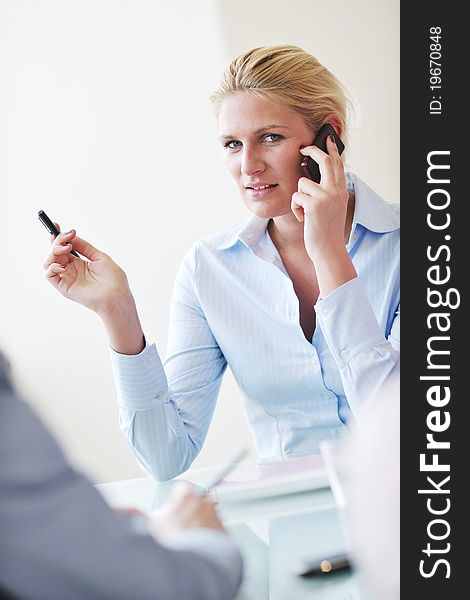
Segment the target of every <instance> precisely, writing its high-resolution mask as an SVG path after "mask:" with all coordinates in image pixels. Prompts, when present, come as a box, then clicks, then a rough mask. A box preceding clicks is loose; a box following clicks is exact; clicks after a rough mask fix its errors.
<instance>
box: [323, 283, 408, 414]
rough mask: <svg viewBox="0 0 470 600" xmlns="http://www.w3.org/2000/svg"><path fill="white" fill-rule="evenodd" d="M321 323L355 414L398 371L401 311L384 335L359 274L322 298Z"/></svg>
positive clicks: (397, 312) (397, 313)
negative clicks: (388, 331) (387, 332)
mask: <svg viewBox="0 0 470 600" xmlns="http://www.w3.org/2000/svg"><path fill="white" fill-rule="evenodd" d="M315 309H316V314H317V319H318V323H319V325H320V327H321V330H322V332H323V335H324V337H325V340H326V343H327V344H328V347H329V349H330V352H331V353H332V355H333V357H334V359H335V361H336V364H337V365H338V368H339V370H340V374H341V380H342V383H343V387H344V392H345V394H346V398H347V400H348V403H349V406H350V407H351V410H352V411H353V413H357V412H358V409H359V408H360V407H361V406H362V405H363V404H364V403H365V402H367V400H368V399H369V398H371V397H374V396H375V395H376V394H377V393H378V391H379V390H380V389H382V386H383V385H384V384H385V383H386V382H387V381H389V379H391V378H392V377H395V376H396V375H397V374H398V373H399V368H400V312H399V308H398V309H397V311H396V313H395V316H394V319H393V323H392V326H391V330H390V333H389V335H388V336H387V338H386V337H385V335H384V333H383V331H382V330H381V328H380V325H379V323H378V321H377V318H376V316H375V314H374V312H373V310H372V307H371V305H370V303H369V300H368V298H367V295H366V293H365V291H364V288H363V286H362V284H361V281H360V279H359V277H356V278H354V279H352V280H350V281H348V282H347V283H345V284H343V285H342V286H340V287H339V288H337V289H336V290H334V291H333V292H332V293H331V294H329V295H328V296H327V297H325V298H323V299H321V300H319V301H318V302H317V304H316V306H315Z"/></svg>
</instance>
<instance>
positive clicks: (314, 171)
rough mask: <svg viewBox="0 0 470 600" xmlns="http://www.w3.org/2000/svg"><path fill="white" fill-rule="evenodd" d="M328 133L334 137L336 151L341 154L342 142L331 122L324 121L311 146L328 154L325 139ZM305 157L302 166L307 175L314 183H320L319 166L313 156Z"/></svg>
mask: <svg viewBox="0 0 470 600" xmlns="http://www.w3.org/2000/svg"><path fill="white" fill-rule="evenodd" d="M329 135H332V136H333V137H334V139H335V142H336V147H337V148H338V152H339V154H340V156H341V154H342V153H343V150H344V144H343V142H342V141H341V139H340V137H339V136H338V134H337V133H336V131H335V128H334V127H333V125H331V123H325V125H323V126H322V127H320V131H319V132H318V134H317V137H316V138H315V139H314V140H313V143H312V146H318V148H320V150H323V152H326V153H327V154H328V150H327V149H326V140H327V138H328V136H329ZM306 158H307V160H306V161H305V160H304V161H302V166H303V167H304V169H305V171H306V172H307V176H308V177H310V179H312V180H313V181H314V182H315V183H320V179H321V176H320V167H319V166H318V163H317V161H316V160H313V158H312V157H310V156H307V157H306Z"/></svg>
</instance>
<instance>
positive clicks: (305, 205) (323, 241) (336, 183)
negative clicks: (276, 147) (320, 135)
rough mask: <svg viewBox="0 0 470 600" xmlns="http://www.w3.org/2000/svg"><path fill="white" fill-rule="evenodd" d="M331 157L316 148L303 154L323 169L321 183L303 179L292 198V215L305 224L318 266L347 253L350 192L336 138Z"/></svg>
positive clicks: (308, 247) (330, 143) (309, 248)
mask: <svg viewBox="0 0 470 600" xmlns="http://www.w3.org/2000/svg"><path fill="white" fill-rule="evenodd" d="M327 149H328V154H326V153H325V152H323V151H322V150H320V148H317V147H316V146H306V147H305V148H302V149H301V150H300V152H301V153H302V154H303V155H304V156H311V157H312V158H313V159H314V160H316V161H317V163H318V164H319V166H320V173H321V181H320V183H315V182H314V181H312V180H311V179H309V178H308V177H301V178H300V179H299V183H298V191H297V192H295V193H294V194H293V195H292V204H291V207H292V211H293V213H294V215H295V216H296V218H297V219H298V220H299V221H301V222H302V221H303V222H304V223H305V224H304V239H305V247H306V250H307V253H308V255H309V256H310V258H311V260H312V261H313V263H314V264H315V263H316V262H317V261H319V260H325V259H328V257H330V256H335V255H337V254H338V253H339V254H342V253H344V247H345V241H344V235H345V223H346V214H347V207H348V198H349V194H348V190H347V188H346V177H345V174H344V167H343V162H342V160H341V158H340V155H339V152H338V149H337V146H336V144H335V142H334V141H333V138H332V136H329V137H328V139H327Z"/></svg>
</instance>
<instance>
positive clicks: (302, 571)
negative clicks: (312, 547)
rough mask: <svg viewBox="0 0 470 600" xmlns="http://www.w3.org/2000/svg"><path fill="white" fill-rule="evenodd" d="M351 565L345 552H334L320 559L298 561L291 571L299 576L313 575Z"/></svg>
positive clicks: (339, 569)
mask: <svg viewBox="0 0 470 600" xmlns="http://www.w3.org/2000/svg"><path fill="white" fill-rule="evenodd" d="M351 567H352V564H351V561H350V560H349V557H348V555H347V554H336V555H334V556H329V557H326V558H322V559H320V560H311V561H308V560H305V561H300V562H299V563H296V564H295V565H294V566H293V568H292V572H293V573H294V574H295V575H300V576H301V577H314V576H316V575H327V574H328V573H335V572H336V571H342V570H344V569H350V568H351Z"/></svg>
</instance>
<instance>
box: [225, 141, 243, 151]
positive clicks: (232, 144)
mask: <svg viewBox="0 0 470 600" xmlns="http://www.w3.org/2000/svg"><path fill="white" fill-rule="evenodd" d="M239 146H241V142H239V141H238V140H230V141H229V142H227V143H226V144H224V147H225V148H230V150H236V149H237V148H238V147H239Z"/></svg>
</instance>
